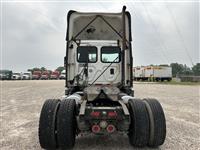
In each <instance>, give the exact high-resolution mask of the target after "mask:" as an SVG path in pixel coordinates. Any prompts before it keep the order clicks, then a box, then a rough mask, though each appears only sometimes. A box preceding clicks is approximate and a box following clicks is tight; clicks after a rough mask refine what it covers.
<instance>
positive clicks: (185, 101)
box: [0, 81, 200, 150]
mask: <svg viewBox="0 0 200 150" xmlns="http://www.w3.org/2000/svg"><path fill="white" fill-rule="evenodd" d="M0 83H1V90H0V95H1V107H0V109H1V113H0V116H1V119H0V125H1V127H0V133H1V137H0V144H1V147H0V149H1V150H11V149H15V150H39V149H41V148H40V145H39V142H38V119H39V115H40V110H41V107H42V105H43V102H44V101H45V99H48V98H60V97H61V96H62V95H64V81H0ZM134 88H135V96H136V97H139V98H144V97H149V98H157V99H158V100H159V101H160V103H161V104H162V106H163V108H164V111H165V115H166V120H167V137H166V141H165V143H164V145H162V146H160V147H159V148H158V149H161V150H164V149H172V150H175V149H176V150H189V149H192V150H197V149H199V145H200V135H199V134H200V123H199V104H200V103H199V102H200V99H199V97H200V96H199V92H200V86H187V85H164V84H147V83H135V84H134ZM74 149H87V150H89V149H93V150H102V149H104V150H116V149H120V150H121V149H137V148H134V147H132V146H130V144H129V142H128V137H127V136H126V135H121V134H114V135H111V136H108V135H107V136H95V135H92V134H90V135H85V136H79V137H77V140H76V146H75V148H74ZM145 149H147V148H145ZM151 150H152V149H151Z"/></svg>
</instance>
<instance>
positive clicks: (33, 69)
mask: <svg viewBox="0 0 200 150" xmlns="http://www.w3.org/2000/svg"><path fill="white" fill-rule="evenodd" d="M27 71H30V72H32V73H33V72H34V71H41V69H40V68H37V67H35V68H32V69H27Z"/></svg>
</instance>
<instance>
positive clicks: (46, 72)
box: [40, 71, 50, 80]
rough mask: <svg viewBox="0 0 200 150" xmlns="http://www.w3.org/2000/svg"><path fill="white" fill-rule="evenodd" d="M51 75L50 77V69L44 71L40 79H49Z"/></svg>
mask: <svg viewBox="0 0 200 150" xmlns="http://www.w3.org/2000/svg"><path fill="white" fill-rule="evenodd" d="M49 77H50V72H49V71H43V72H42V75H41V77H40V79H41V80H48V79H49Z"/></svg>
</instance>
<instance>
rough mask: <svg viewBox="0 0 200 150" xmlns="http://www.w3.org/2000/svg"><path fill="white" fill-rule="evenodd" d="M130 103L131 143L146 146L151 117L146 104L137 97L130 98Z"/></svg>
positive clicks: (129, 134)
mask: <svg viewBox="0 0 200 150" xmlns="http://www.w3.org/2000/svg"><path fill="white" fill-rule="evenodd" d="M128 104H129V112H130V117H131V124H130V127H129V133H128V136H129V141H130V144H131V145H133V146H136V147H144V146H146V145H147V143H148V139H149V117H148V113H147V110H146V107H145V104H144V103H143V101H141V100H137V99H134V100H129V102H128Z"/></svg>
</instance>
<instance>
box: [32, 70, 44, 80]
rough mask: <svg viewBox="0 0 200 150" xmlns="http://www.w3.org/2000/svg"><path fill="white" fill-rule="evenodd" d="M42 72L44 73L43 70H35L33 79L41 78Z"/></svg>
mask: <svg viewBox="0 0 200 150" xmlns="http://www.w3.org/2000/svg"><path fill="white" fill-rule="evenodd" d="M41 74H42V72H41V71H34V72H33V76H32V79H33V80H39V79H40V77H41Z"/></svg>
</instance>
